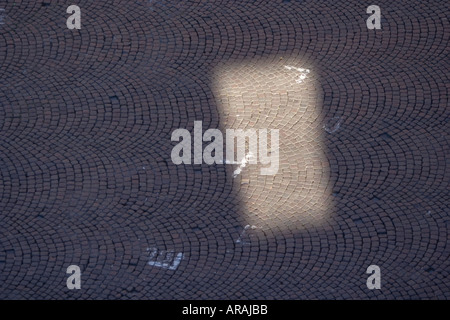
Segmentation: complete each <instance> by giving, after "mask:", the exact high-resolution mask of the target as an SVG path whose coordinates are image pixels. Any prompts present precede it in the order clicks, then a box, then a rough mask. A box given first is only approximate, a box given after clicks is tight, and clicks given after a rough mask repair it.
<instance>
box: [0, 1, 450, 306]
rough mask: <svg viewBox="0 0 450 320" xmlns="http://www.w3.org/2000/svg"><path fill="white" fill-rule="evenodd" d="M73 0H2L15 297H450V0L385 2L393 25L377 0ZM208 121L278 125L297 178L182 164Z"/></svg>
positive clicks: (1, 264) (0, 132)
mask: <svg viewBox="0 0 450 320" xmlns="http://www.w3.org/2000/svg"><path fill="white" fill-rule="evenodd" d="M70 4H72V3H67V2H65V1H53V0H52V1H50V0H48V1H24V0H23V1H20V0H16V1H3V0H0V9H4V10H0V138H1V139H0V180H1V183H0V299H449V298H450V287H449V284H450V281H449V280H448V274H449V270H450V266H449V255H450V248H449V246H448V238H449V223H450V222H449V200H450V196H449V192H448V190H449V180H450V179H449V178H450V176H449V165H450V163H449V132H450V130H449V100H448V95H449V90H450V86H449V83H450V82H449V74H450V72H449V64H450V63H449V58H448V57H449V53H450V52H449V46H448V41H449V35H450V33H449V32H448V30H449V27H450V26H449V23H448V16H449V3H448V1H430V2H426V3H424V2H421V1H385V0H380V1H377V2H376V3H374V4H376V5H378V6H379V7H380V8H381V17H382V21H381V30H368V28H367V26H366V20H367V18H368V17H369V14H367V13H366V8H367V6H368V5H370V4H372V3H365V4H364V3H361V2H360V1H355V0H351V1H294V0H291V1H283V0H277V1H265V0H264V1H263V0H256V1H221V0H218V1H206V0H190V1H181V0H161V1H156V0H148V1H144V0H142V1H140V0H136V1H87V0H79V1H77V3H76V5H78V6H79V7H80V8H81V29H80V30H69V29H68V28H67V27H66V19H67V18H68V16H69V14H67V13H66V9H67V6H69V5H70ZM306 69H307V70H309V73H307V72H306V71H304V70H306ZM301 70H303V71H301ZM302 72H303V73H302ZM194 121H202V122H203V130H206V129H209V128H218V129H220V130H221V131H222V132H225V130H226V129H227V128H242V129H251V128H253V129H264V128H267V129H272V128H278V129H279V130H280V168H279V171H278V173H277V175H275V176H261V175H259V174H258V173H259V166H256V165H255V166H253V167H252V165H249V166H247V167H245V168H243V170H242V173H240V174H239V175H238V176H237V177H236V178H234V177H233V172H234V170H235V169H236V168H237V166H236V165H235V166H232V165H208V164H195V165H194V164H192V165H184V164H183V165H175V164H174V163H173V162H172V160H171V151H172V148H173V147H174V145H175V144H176V143H175V142H172V141H171V134H172V132H173V131H174V130H175V129H178V128H186V129H188V130H189V131H193V126H194ZM373 264H375V265H378V266H379V267H380V268H381V284H382V287H381V290H369V289H368V288H367V286H366V280H367V278H368V276H369V275H368V274H366V269H367V267H368V266H369V265H373ZM69 265H78V266H80V269H81V273H82V275H81V289H80V290H69V289H68V288H67V287H66V280H67V277H68V276H69V275H68V274H66V269H67V267H68V266H69Z"/></svg>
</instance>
